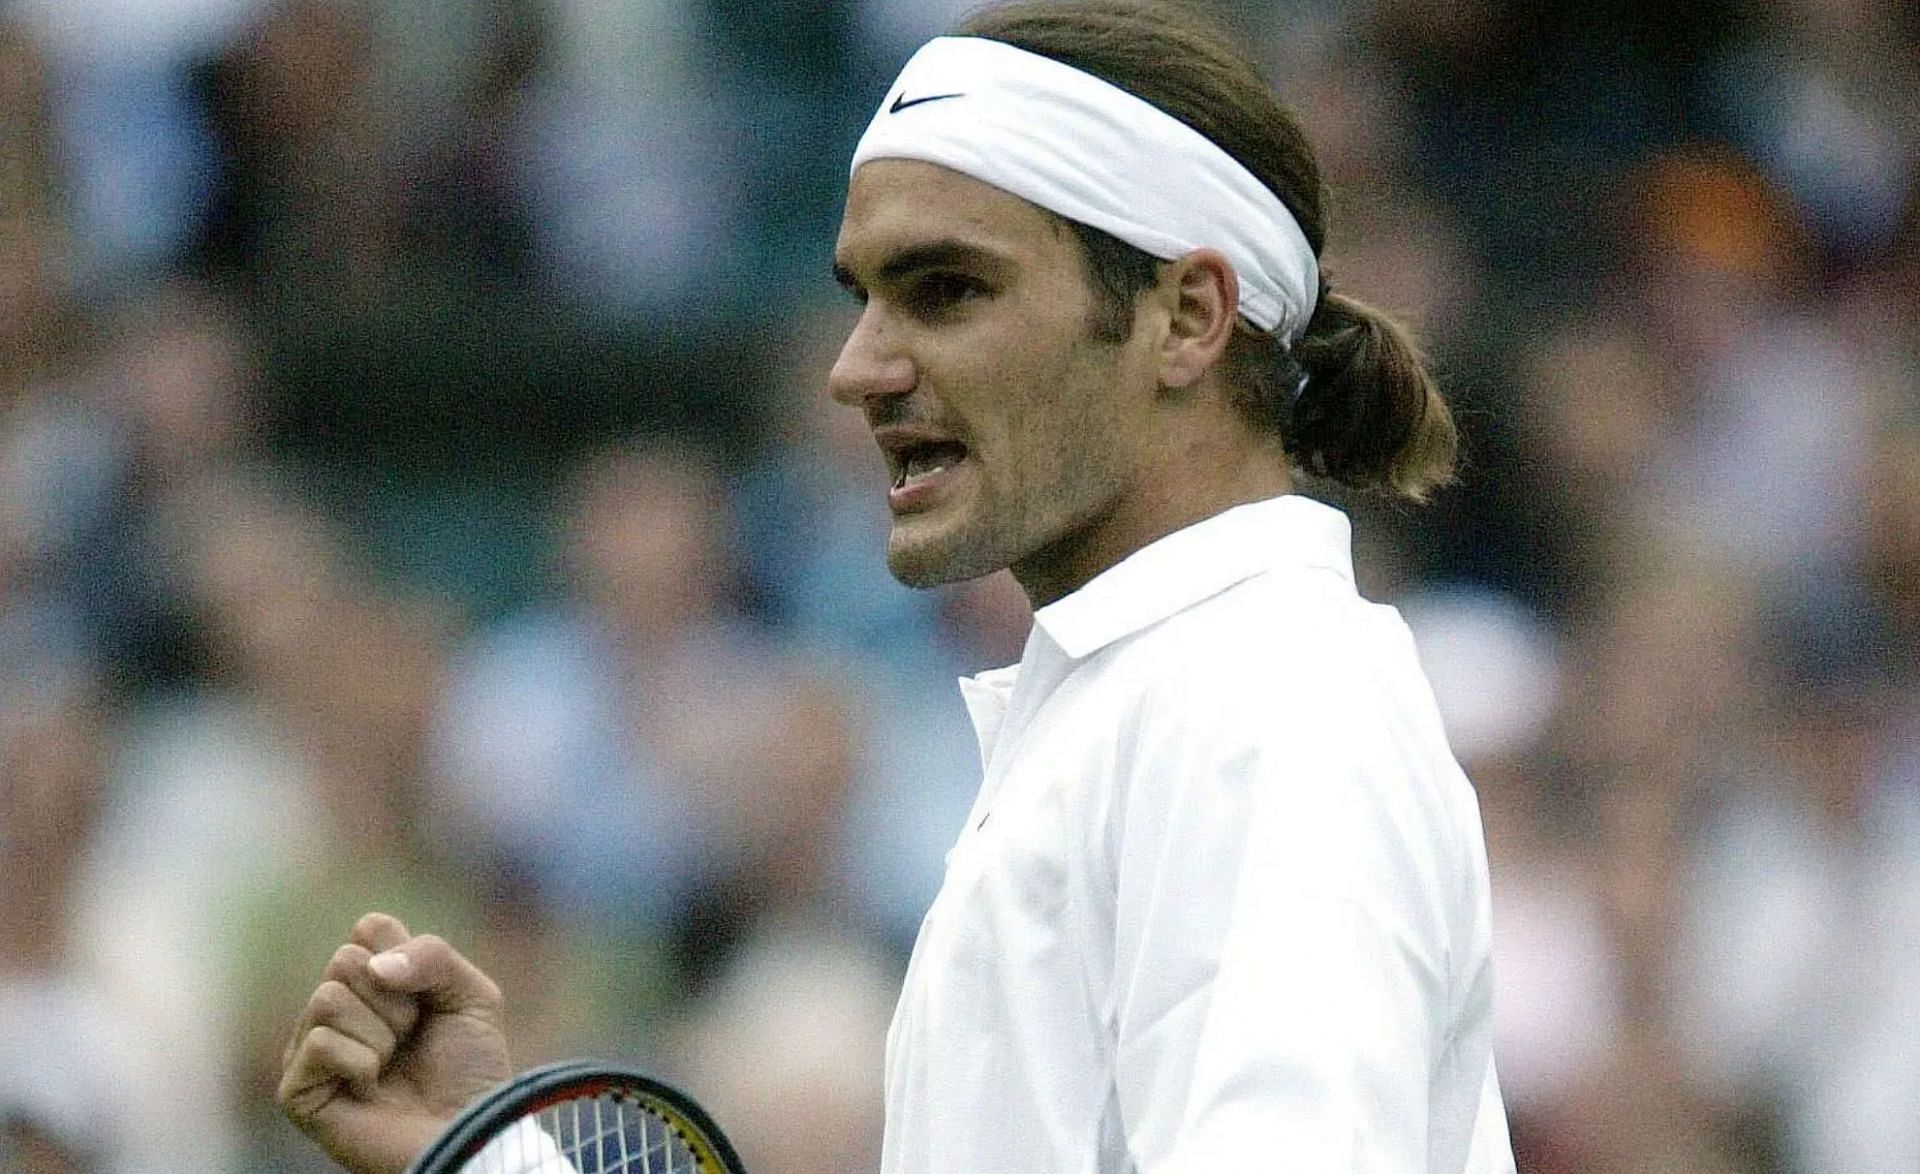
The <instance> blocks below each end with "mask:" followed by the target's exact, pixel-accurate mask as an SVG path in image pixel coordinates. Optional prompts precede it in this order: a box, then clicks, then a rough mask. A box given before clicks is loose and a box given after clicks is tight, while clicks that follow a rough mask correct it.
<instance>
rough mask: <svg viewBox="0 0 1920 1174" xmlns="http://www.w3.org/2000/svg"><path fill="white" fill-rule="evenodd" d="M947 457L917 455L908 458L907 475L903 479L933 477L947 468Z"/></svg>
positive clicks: (914, 479)
mask: <svg viewBox="0 0 1920 1174" xmlns="http://www.w3.org/2000/svg"><path fill="white" fill-rule="evenodd" d="M946 467H947V465H946V458H944V457H930V456H921V455H917V454H916V455H915V456H912V457H910V458H908V460H907V466H906V475H905V477H903V478H902V480H906V481H917V480H919V479H920V478H922V477H931V476H933V475H934V474H935V473H938V472H939V471H940V470H942V469H944V468H946Z"/></svg>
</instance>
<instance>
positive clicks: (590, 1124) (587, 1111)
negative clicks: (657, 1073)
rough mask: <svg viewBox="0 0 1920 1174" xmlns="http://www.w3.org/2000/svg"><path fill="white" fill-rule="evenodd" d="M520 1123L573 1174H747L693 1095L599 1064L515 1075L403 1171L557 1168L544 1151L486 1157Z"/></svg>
mask: <svg viewBox="0 0 1920 1174" xmlns="http://www.w3.org/2000/svg"><path fill="white" fill-rule="evenodd" d="M529 1125H532V1126H533V1127H535V1128H539V1129H540V1130H542V1131H543V1132H544V1133H546V1135H547V1137H548V1138H549V1139H551V1141H552V1142H553V1146H552V1149H551V1151H550V1153H557V1154H559V1155H560V1156H563V1157H565V1158H566V1159H567V1161H568V1163H569V1164H570V1165H571V1166H572V1168H573V1170H574V1171H576V1172H577V1174H669V1172H671V1174H746V1167H745V1166H744V1165H742V1164H741V1162H740V1156H739V1155H738V1154H737V1153H735V1152H734V1149H733V1145H732V1143H731V1142H729V1141H728V1140H727V1136H726V1134H725V1133H723V1132H721V1130H720V1126H719V1125H718V1124H717V1123H716V1122H715V1121H714V1120H713V1118H712V1117H711V1116H709V1115H708V1113H707V1111H706V1110H705V1109H703V1108H701V1107H700V1103H699V1102H698V1101H696V1100H694V1099H693V1098H692V1097H690V1096H688V1095H687V1094H686V1093H684V1092H681V1091H680V1090H679V1089H677V1088H675V1087H673V1086H672V1085H670V1084H667V1083H666V1082H664V1081H661V1080H657V1079H655V1078H653V1077H652V1076H649V1075H647V1074H646V1073H644V1072H642V1071H640V1070H639V1069H636V1068H632V1067H629V1066H627V1065H624V1064H614V1063H609V1062H606V1061H601V1060H564V1061H561V1062H560V1063H557V1064H548V1065H546V1066H544V1067H540V1068H533V1069H530V1070H528V1071H526V1072H524V1073H521V1074H520V1075H519V1076H517V1077H515V1078H514V1079H512V1080H510V1081H508V1082H507V1083H505V1084H503V1085H501V1086H500V1087H499V1088H496V1089H494V1090H493V1091H492V1092H490V1093H488V1094H487V1095H486V1096H484V1097H482V1098H480V1099H479V1100H477V1101H475V1102H474V1103H473V1104H471V1105H468V1106H467V1107H466V1108H465V1109H464V1110H462V1111H461V1113H460V1115H459V1116H458V1117H456V1118H454V1120H453V1122H452V1123H451V1124H449V1125H448V1126H447V1128H446V1131H445V1132H443V1133H442V1134H441V1135H440V1137H439V1138H438V1139H437V1140H435V1141H434V1143H433V1144H432V1145H430V1146H428V1147H427V1149H426V1151H425V1152H424V1153H422V1154H421V1155H420V1156H419V1157H418V1158H416V1159H414V1162H413V1165H411V1166H409V1167H407V1174H552V1172H554V1171H557V1170H559V1169H560V1167H559V1166H558V1165H557V1164H555V1163H553V1162H552V1161H551V1158H550V1154H546V1155H535V1154H533V1153H531V1152H529V1153H527V1154H525V1155H520V1157H522V1158H524V1160H523V1161H520V1162H518V1163H517V1164H516V1163H515V1162H514V1161H511V1160H503V1161H501V1162H494V1161H492V1160H491V1159H492V1158H494V1157H502V1158H503V1159H504V1158H506V1157H507V1155H504V1154H501V1153H498V1152H494V1153H489V1152H488V1147H489V1146H492V1145H494V1144H495V1143H496V1141H500V1140H501V1139H503V1138H506V1139H507V1140H508V1141H512V1140H513V1139H512V1138H509V1137H508V1135H510V1134H513V1133H514V1131H516V1130H524V1129H526V1128H527V1127H528V1126H529ZM522 1136H524V1134H522ZM502 1144H506V1143H505V1142H502ZM541 1156H547V1157H548V1160H547V1161H546V1162H545V1164H542V1162H541V1160H540V1159H541ZM476 1159H488V1160H486V1161H482V1162H476V1161H475V1160H476Z"/></svg>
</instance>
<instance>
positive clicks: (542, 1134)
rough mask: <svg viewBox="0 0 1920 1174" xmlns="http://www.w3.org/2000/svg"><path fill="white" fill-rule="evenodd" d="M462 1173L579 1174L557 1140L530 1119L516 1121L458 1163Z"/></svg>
mask: <svg viewBox="0 0 1920 1174" xmlns="http://www.w3.org/2000/svg"><path fill="white" fill-rule="evenodd" d="M461 1171H462V1174H467V1172H468V1171H471V1172H472V1174H578V1171H576V1170H575V1169H574V1166H573V1163H572V1162H569V1161H567V1158H566V1155H565V1154H563V1153H561V1152H560V1146H559V1143H557V1142H555V1141H554V1140H553V1138H552V1137H550V1136H548V1134H547V1131H546V1130H544V1129H542V1128H540V1126H538V1125H536V1124H535V1123H534V1122H532V1121H516V1122H514V1124H513V1126H512V1128H510V1129H507V1130H506V1131H505V1132H503V1133H501V1134H500V1136H498V1137H496V1138H494V1139H493V1140H492V1141H490V1142H488V1143H487V1144H486V1146H485V1147H483V1148H482V1149H481V1150H480V1152H479V1153H477V1154H475V1155H474V1156H473V1157H472V1158H470V1159H469V1160H468V1161H467V1162H466V1164H465V1165H463V1166H462V1167H461Z"/></svg>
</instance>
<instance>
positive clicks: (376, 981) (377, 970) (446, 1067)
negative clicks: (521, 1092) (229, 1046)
mask: <svg viewBox="0 0 1920 1174" xmlns="http://www.w3.org/2000/svg"><path fill="white" fill-rule="evenodd" d="M503 1011H504V1008H503V1001H502V999H501V996H500V988H499V987H498V986H496V985H494V982H493V980H492V979H490V978H488V977H487V976H486V975H485V974H482V973H481V972H480V971H479V969H477V968H476V967H475V966H474V965H473V963H471V962H469V961H467V960H466V959H465V958H463V957H461V956H460V954H459V953H458V952H457V951H455V950H454V948H453V947H452V946H449V945H448V944H447V943H446V942H444V941H442V940H441V939H439V938H437V937H434V936H433V935H431V934H422V935H420V936H418V937H415V936H413V935H412V934H410V933H408V932H407V927H406V926H404V925H402V924H400V922H398V921H396V920H395V919H393V918H391V917H388V916H386V915H385V914H381V913H369V914H367V915H366V916H365V917H362V918H361V919H360V921H359V923H358V924H356V925H355V926H354V927H353V934H352V937H351V940H349V941H348V943H347V944H346V945H344V946H341V947H340V948H339V949H338V950H337V951H335V952H334V955H333V959H332V961H330V962H328V963H327V968H326V971H325V973H324V974H323V975H322V980H321V983H320V985H319V987H317V988H316V989H315V990H314V992H313V997H312V998H310V999H308V1000H307V1005H306V1008H305V1009H304V1010H303V1011H302V1012H301V1014H300V1020H299V1023H298V1025H297V1026H296V1027H295V1029H294V1033H293V1038H292V1039H291V1040H290V1041H288V1043H287V1050H286V1053H285V1055H284V1057H283V1058H282V1066H283V1071H282V1073H281V1076H280V1092H279V1100H280V1106H281V1108H282V1109H284V1110H285V1111H286V1114H287V1116H288V1117H290V1118H292V1119H293V1123H294V1124H295V1125H298V1126H299V1127H300V1128H301V1129H302V1130H303V1131H305V1132H306V1133H307V1134H308V1135H309V1136H310V1137H312V1138H313V1139H314V1140H315V1141H317V1142H319V1143H320V1145H321V1146H322V1147H323V1148H325V1149H326V1151H327V1153H328V1154H330V1155H331V1156H332V1157H333V1159H334V1160H335V1161H337V1162H339V1163H340V1164H341V1165H343V1166H345V1167H346V1168H347V1169H349V1170H353V1171H358V1172H359V1174H400V1172H401V1171H403V1170H405V1169H406V1167H407V1164H408V1163H409V1162H411V1161H412V1160H413V1159H414V1158H415V1157H416V1156H417V1155H418V1154H419V1153H420V1152H421V1151H422V1150H424V1149H426V1147H427V1145H428V1144H429V1143H430V1142H432V1141H433V1139H434V1138H435V1137H436V1136H438V1135H439V1133H440V1131H441V1130H443V1129H444V1128H446V1125H447V1123H448V1122H449V1121H451V1120H452V1119H453V1118H454V1116H455V1115H457V1114H458V1113H459V1111H460V1110H461V1108H462V1107H464V1106H465V1105H466V1104H467V1103H468V1102H469V1101H472V1100H473V1099H475V1098H476V1097H478V1096H480V1094H482V1093H484V1092H486V1091H487V1090H488V1089H491V1088H493V1087H494V1086H495V1085H497V1084H499V1083H501V1082H502V1081H504V1080H506V1079H507V1078H508V1077H509V1076H510V1075H512V1072H513V1068H512V1065H511V1063H510V1062H509V1061H508V1059H507V1041H506V1036H505V1034H504V1033H503V1031H502V1022H503Z"/></svg>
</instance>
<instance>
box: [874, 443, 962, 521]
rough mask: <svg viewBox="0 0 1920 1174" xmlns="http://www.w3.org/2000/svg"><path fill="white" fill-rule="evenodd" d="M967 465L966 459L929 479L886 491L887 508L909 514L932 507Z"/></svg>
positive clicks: (924, 478) (925, 478)
mask: <svg viewBox="0 0 1920 1174" xmlns="http://www.w3.org/2000/svg"><path fill="white" fill-rule="evenodd" d="M966 463H967V461H966V458H965V457H962V458H960V460H958V461H956V462H954V463H953V464H951V465H948V466H947V467H946V468H944V469H942V470H940V471H939V472H938V473H935V474H933V475H932V476H931V477H922V478H920V479H919V480H917V481H912V482H909V483H908V484H906V485H900V486H895V487H894V488H892V489H890V490H888V491H887V508H888V509H891V510H892V511H893V512H894V513H896V514H910V513H913V512H915V511H916V510H924V509H927V508H928V507H930V506H932V505H933V504H934V503H935V502H937V501H938V500H939V499H940V495H941V494H942V493H945V492H946V490H947V487H948V485H949V484H951V483H952V481H953V479H954V477H956V476H957V475H958V474H959V471H960V468H961V467H962V466H963V465H965V464H966Z"/></svg>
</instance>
